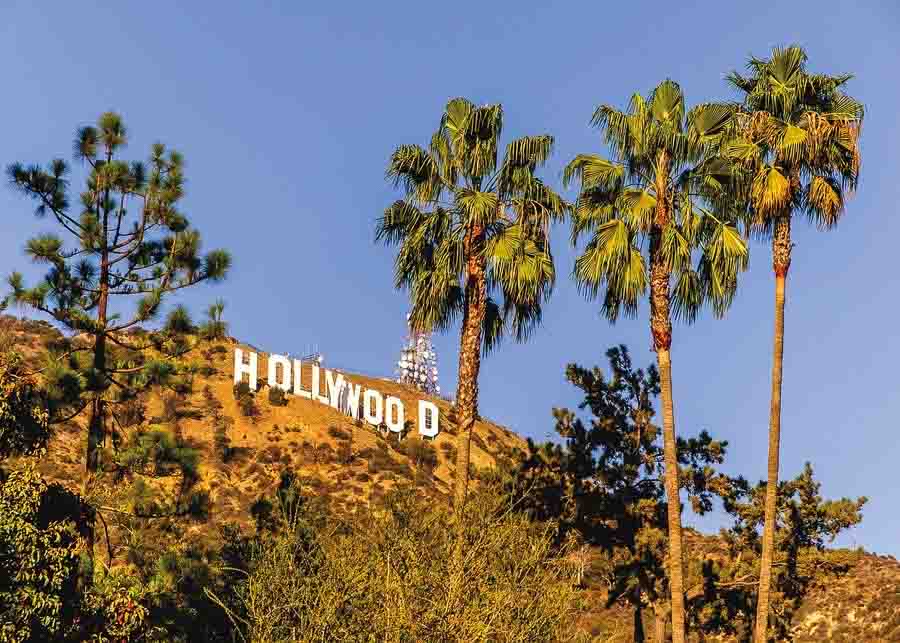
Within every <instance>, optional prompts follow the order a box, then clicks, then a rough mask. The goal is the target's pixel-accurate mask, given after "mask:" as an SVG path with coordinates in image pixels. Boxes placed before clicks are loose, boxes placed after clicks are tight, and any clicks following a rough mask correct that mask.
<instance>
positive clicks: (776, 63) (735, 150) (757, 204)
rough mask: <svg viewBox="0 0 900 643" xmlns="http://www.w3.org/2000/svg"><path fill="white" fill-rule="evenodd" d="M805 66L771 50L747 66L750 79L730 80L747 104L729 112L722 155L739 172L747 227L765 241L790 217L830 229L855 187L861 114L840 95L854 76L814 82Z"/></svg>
mask: <svg viewBox="0 0 900 643" xmlns="http://www.w3.org/2000/svg"><path fill="white" fill-rule="evenodd" d="M806 63H807V55H806V52H805V51H804V50H803V49H802V48H801V47H798V46H796V45H793V46H790V47H785V48H780V47H776V48H775V49H773V50H772V53H771V55H770V57H769V58H767V59H758V58H752V59H751V60H750V63H749V65H748V69H749V74H748V75H746V76H744V75H741V74H739V73H737V72H732V73H731V74H730V75H729V76H728V81H729V83H730V84H731V85H732V86H733V87H734V88H735V89H737V90H738V91H739V92H741V94H742V95H743V99H744V100H743V104H742V105H739V106H736V107H735V108H733V109H736V118H735V126H734V129H735V139H734V141H733V142H731V143H730V144H729V145H728V146H727V148H726V152H727V155H728V157H729V159H731V160H732V161H733V162H734V163H736V164H738V165H739V166H740V167H741V170H742V175H743V186H742V187H743V197H744V200H745V203H746V204H747V212H746V214H747V218H748V222H749V224H750V226H751V227H752V228H753V229H754V231H755V232H757V233H760V234H762V235H768V234H771V232H772V230H773V226H774V223H775V221H776V220H777V219H778V218H780V217H784V216H788V217H790V216H791V214H792V212H793V211H803V212H804V213H805V214H807V216H808V217H809V219H810V221H811V222H813V223H815V224H816V225H817V226H818V227H820V228H831V227H833V226H834V225H836V224H837V222H838V219H839V218H840V216H841V214H842V213H843V211H844V203H845V198H846V196H847V193H848V192H850V191H852V190H853V189H855V187H856V185H857V182H858V180H859V168H860V149H859V134H860V130H861V128H862V121H863V116H864V112H865V109H864V107H863V105H862V103H860V102H859V101H857V100H856V99H854V98H853V97H851V96H849V95H847V94H845V93H844V86H845V85H846V83H847V82H848V81H849V80H850V79H851V78H852V76H851V75H849V74H846V75H838V76H829V75H826V74H813V73H810V72H809V71H808V70H807V68H806Z"/></svg>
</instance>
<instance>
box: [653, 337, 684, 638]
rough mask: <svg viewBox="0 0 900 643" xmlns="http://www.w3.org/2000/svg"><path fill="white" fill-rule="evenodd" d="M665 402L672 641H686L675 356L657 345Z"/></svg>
mask: <svg viewBox="0 0 900 643" xmlns="http://www.w3.org/2000/svg"><path fill="white" fill-rule="evenodd" d="M656 360H657V363H658V364H659V380H660V388H661V397H662V406H663V447H664V451H665V463H666V471H665V474H666V475H665V477H666V480H665V487H666V504H667V506H668V522H669V589H670V591H671V593H672V643H684V571H683V563H682V560H683V558H682V556H683V554H682V542H681V498H680V497H679V484H678V458H677V455H676V446H675V444H676V443H675V413H674V410H673V405H672V359H671V354H670V353H669V349H668V348H663V349H657V351H656Z"/></svg>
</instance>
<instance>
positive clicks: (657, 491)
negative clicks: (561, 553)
mask: <svg viewBox="0 0 900 643" xmlns="http://www.w3.org/2000/svg"><path fill="white" fill-rule="evenodd" d="M606 356H607V358H608V360H609V369H608V370H607V371H606V372H605V373H604V372H603V371H601V369H599V368H596V367H595V368H593V369H586V368H583V367H581V366H579V365H577V364H570V365H569V366H568V367H567V368H566V379H567V380H568V381H569V382H571V383H572V384H573V385H574V386H575V387H576V388H578V389H579V390H580V391H581V392H582V393H583V395H584V399H583V401H582V402H581V403H580V404H579V408H580V409H587V410H589V411H590V412H591V415H592V416H593V417H592V418H591V420H590V422H585V421H583V420H582V419H581V418H579V417H578V415H577V414H576V413H575V412H573V411H570V410H569V409H554V411H553V414H554V417H555V419H556V426H555V429H556V432H557V434H559V436H560V437H561V438H562V439H563V440H564V444H563V446H560V445H558V444H552V443H547V444H544V445H540V446H538V445H535V444H533V443H529V453H528V454H527V457H526V458H525V460H524V461H523V463H522V464H521V465H520V466H519V468H518V469H517V470H516V471H515V475H514V480H513V485H514V488H515V489H516V491H517V495H519V496H521V497H520V498H519V499H518V504H519V505H520V506H522V507H525V508H526V509H527V510H528V511H529V513H531V514H532V516H533V517H534V518H537V519H541V520H553V521H555V522H556V523H557V524H558V525H559V526H560V535H559V539H560V540H562V541H570V542H571V540H572V536H573V535H574V536H576V540H577V541H579V542H583V543H587V544H590V545H593V546H595V547H597V548H599V550H600V551H602V552H604V554H605V556H606V561H607V565H606V572H607V579H608V582H609V594H608V602H609V603H610V604H611V603H613V602H617V601H620V602H624V603H626V604H629V605H630V606H631V607H632V608H633V610H634V640H635V641H644V640H645V635H644V626H643V622H642V618H641V608H642V606H644V605H648V604H649V605H650V606H651V607H652V609H653V612H654V621H655V628H654V629H655V632H656V637H655V640H657V641H660V640H664V638H661V633H664V632H665V631H666V622H667V620H668V618H669V611H670V610H669V605H668V603H669V601H668V594H669V585H670V582H671V581H670V579H671V577H670V575H669V572H668V570H667V566H666V554H667V548H668V540H669V538H670V535H669V533H668V502H667V496H666V489H665V485H664V478H663V475H662V473H663V472H664V470H665V450H664V447H663V445H662V444H661V438H662V430H661V427H660V426H658V425H657V424H655V423H654V422H653V419H654V410H653V407H654V402H655V400H656V398H657V397H659V395H660V393H661V385H660V384H661V382H660V373H659V371H658V370H657V368H656V367H655V366H653V365H651V366H649V367H648V368H647V369H646V370H645V369H641V368H635V367H633V366H632V362H631V357H630V355H629V353H628V349H627V348H626V347H625V346H617V347H614V348H611V349H609V350H608V351H607V353H606ZM727 447H728V443H727V442H725V441H718V440H714V439H713V438H712V437H711V436H710V435H709V434H708V433H707V432H706V431H703V432H701V433H700V434H699V435H698V436H697V437H695V438H689V439H686V440H685V439H682V438H679V439H678V440H677V441H676V453H677V459H678V464H679V466H680V472H681V476H680V477H679V489H680V491H684V492H685V493H686V495H687V497H688V499H689V500H690V502H691V505H692V507H693V509H694V511H695V512H697V513H700V514H702V513H705V512H707V511H709V510H711V509H712V501H713V497H714V496H715V495H716V493H717V489H718V487H720V486H721V485H722V482H723V479H724V476H722V474H720V473H718V472H717V471H716V469H715V465H719V464H721V463H722V462H723V460H724V457H725V452H726V449H727Z"/></svg>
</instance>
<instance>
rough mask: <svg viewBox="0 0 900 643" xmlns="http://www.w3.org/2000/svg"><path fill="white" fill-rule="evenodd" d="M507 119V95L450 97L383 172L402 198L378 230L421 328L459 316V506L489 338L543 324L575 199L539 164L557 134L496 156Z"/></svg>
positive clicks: (524, 334)
mask: <svg viewBox="0 0 900 643" xmlns="http://www.w3.org/2000/svg"><path fill="white" fill-rule="evenodd" d="M502 127H503V108H502V107H501V106H500V105H485V106H480V107H479V106H475V105H474V104H472V103H471V102H469V101H468V100H466V99H463V98H454V99H453V100H451V101H450V102H448V103H447V107H446V109H445V111H444V114H443V116H442V117H441V121H440V125H439V126H438V129H437V131H436V132H435V133H434V134H433V135H432V137H431V141H430V144H429V146H428V149H425V148H423V147H421V146H419V145H401V146H400V147H398V148H397V149H396V150H395V151H394V153H393V154H392V156H391V160H390V163H389V165H388V170H387V176H388V177H390V178H391V179H392V180H393V181H394V185H395V187H398V186H399V187H402V188H403V189H404V191H405V198H404V199H402V200H398V201H395V202H394V203H393V204H392V205H391V206H390V207H388V208H387V209H386V210H385V212H384V216H383V217H382V218H381V219H379V221H378V228H377V239H378V240H381V241H384V242H385V243H387V244H389V245H397V246H398V247H399V249H398V252H397V256H396V260H395V268H396V271H395V286H396V287H397V288H398V289H408V290H409V291H410V297H411V301H412V306H411V311H410V324H411V326H412V327H413V329H414V330H417V331H430V330H432V329H436V330H445V329H447V328H448V327H449V326H451V325H452V324H453V322H454V321H455V320H456V319H457V317H458V316H459V315H460V314H461V315H462V331H461V336H460V347H459V374H458V384H457V391H456V411H457V424H458V430H459V434H458V438H457V439H458V449H457V461H456V493H455V503H456V507H457V510H461V508H462V506H463V505H464V504H465V500H466V493H467V490H468V482H469V451H470V443H471V433H472V427H473V425H474V423H475V420H476V419H477V417H478V372H479V370H480V367H481V354H482V348H484V350H485V351H489V350H491V349H492V348H494V347H496V346H497V344H498V342H499V341H500V340H501V338H502V337H503V336H504V335H505V334H507V332H512V333H513V334H514V335H515V338H516V339H517V340H519V341H524V340H525V339H527V338H528V336H529V334H530V333H531V331H532V330H533V329H534V328H535V327H536V326H537V325H538V324H539V323H540V321H541V304H542V303H543V302H545V301H546V300H547V298H548V297H549V295H550V292H551V290H552V287H553V283H554V279H555V271H554V266H553V256H552V254H551V253H550V244H549V228H550V224H551V222H553V221H556V220H560V219H562V218H563V217H564V216H565V214H566V212H567V211H568V207H569V206H568V205H567V204H566V202H565V201H564V200H563V199H562V198H561V197H560V196H559V195H557V194H556V193H555V192H554V191H553V190H552V189H550V188H549V187H548V186H547V185H545V184H544V183H543V182H542V181H541V180H540V179H539V178H537V176H536V175H535V171H536V169H537V168H538V167H539V166H542V165H544V163H545V162H546V160H547V158H548V157H549V156H550V153H551V150H552V147H553V138H552V137H551V136H547V135H541V136H526V137H523V138H519V139H516V140H513V141H511V142H510V143H509V144H508V145H507V147H506V152H505V154H504V156H503V159H502V161H500V162H498V149H499V145H500V133H501V130H502ZM497 295H499V299H500V301H498V299H497V298H496V296H497Z"/></svg>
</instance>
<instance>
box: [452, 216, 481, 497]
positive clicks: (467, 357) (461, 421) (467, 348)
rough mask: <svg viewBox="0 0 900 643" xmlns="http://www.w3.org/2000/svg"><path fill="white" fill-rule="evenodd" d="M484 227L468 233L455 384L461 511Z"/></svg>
mask: <svg viewBox="0 0 900 643" xmlns="http://www.w3.org/2000/svg"><path fill="white" fill-rule="evenodd" d="M484 242H485V235H484V229H483V228H481V227H480V226H473V228H472V229H471V230H470V231H469V233H468V234H467V235H466V239H465V253H466V261H467V265H466V289H465V302H464V306H465V309H464V312H463V323H462V332H461V334H460V341H459V372H458V376H457V385H456V417H457V422H458V425H457V429H458V431H459V434H458V435H457V438H456V445H457V446H456V449H457V451H456V494H455V507H456V510H457V511H461V510H462V507H463V505H464V504H465V502H466V495H467V493H468V490H469V455H470V450H471V444H472V427H473V426H474V425H475V420H476V419H477V417H478V371H479V370H480V368H481V333H482V326H483V324H484V312H485V303H486V298H487V285H486V281H485V267H486V266H485V256H484Z"/></svg>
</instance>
